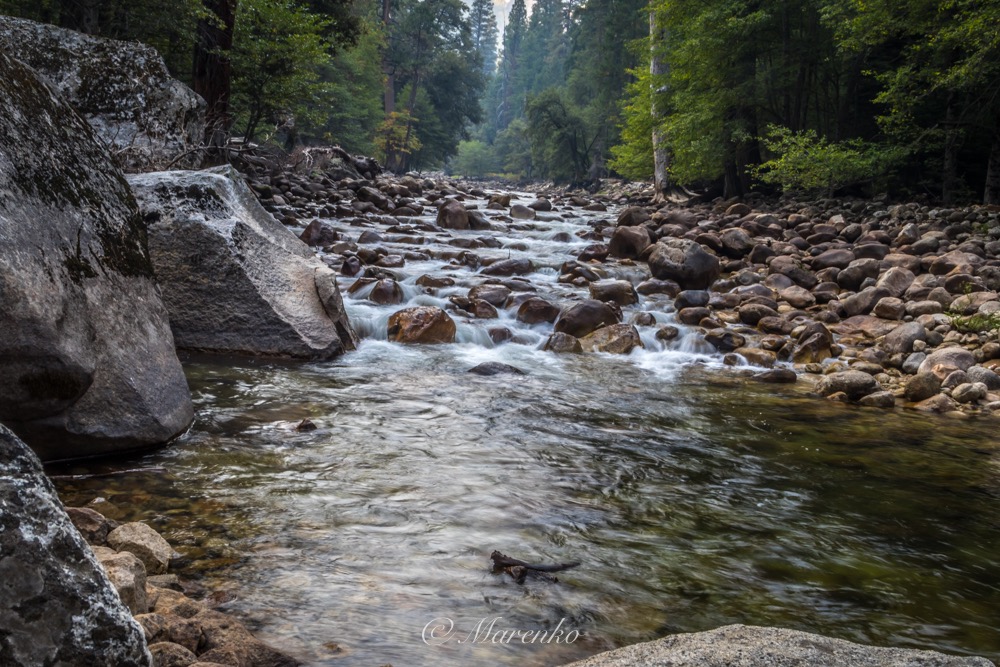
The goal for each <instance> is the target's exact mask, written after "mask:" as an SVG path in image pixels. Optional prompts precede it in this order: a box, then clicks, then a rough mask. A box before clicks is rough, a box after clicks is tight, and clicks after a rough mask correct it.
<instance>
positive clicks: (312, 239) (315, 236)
mask: <svg viewBox="0 0 1000 667" xmlns="http://www.w3.org/2000/svg"><path fill="white" fill-rule="evenodd" d="M339 238H340V237H339V236H338V235H337V230H335V229H334V228H333V227H331V226H330V225H328V224H326V223H325V222H320V221H319V220H313V221H312V222H310V223H309V224H308V225H306V228H305V229H304V230H303V231H302V233H301V234H299V239H300V240H301V241H302V242H303V243H305V244H306V245H307V246H327V245H332V244H334V243H336V242H337V241H338V240H339ZM358 242H359V243H362V241H360V239H359V241H358Z"/></svg>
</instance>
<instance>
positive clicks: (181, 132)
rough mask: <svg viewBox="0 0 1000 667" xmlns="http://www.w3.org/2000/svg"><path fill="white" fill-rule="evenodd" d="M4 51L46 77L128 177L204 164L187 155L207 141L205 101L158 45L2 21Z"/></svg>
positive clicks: (15, 20)
mask: <svg viewBox="0 0 1000 667" xmlns="http://www.w3.org/2000/svg"><path fill="white" fill-rule="evenodd" d="M0 51H3V52H5V53H7V54H8V55H10V56H11V57H14V58H17V59H18V60H20V61H21V62H23V63H26V64H27V65H29V66H30V67H32V68H34V69H35V70H37V71H38V72H39V73H40V74H42V75H43V76H44V77H45V78H46V79H48V80H49V81H50V82H51V83H52V84H53V85H54V86H55V87H56V88H57V89H58V90H59V92H60V93H61V94H62V95H63V96H64V97H65V98H66V100H67V102H69V104H70V105H71V106H72V107H73V108H74V109H76V111H77V112H78V113H79V114H80V115H81V116H83V118H84V119H85V120H86V121H87V122H88V123H90V125H91V127H93V128H94V130H95V131H96V133H97V135H98V137H99V138H100V139H101V141H103V142H104V143H105V144H107V146H108V147H109V148H111V149H113V150H114V151H115V153H116V154H117V156H118V159H119V161H120V162H121V163H122V164H123V165H124V166H125V167H126V168H127V169H128V170H129V171H137V170H148V169H150V168H154V169H156V168H160V169H162V168H165V167H167V166H168V164H170V163H171V162H174V163H175V164H176V166H178V167H194V166H197V165H198V163H199V162H200V159H201V158H200V154H199V153H198V152H195V151H190V150H189V149H191V148H193V147H196V146H200V145H201V143H202V138H203V135H204V131H205V108H206V105H205V101H204V100H203V99H201V97H199V96H198V95H196V94H195V92H194V91H193V90H191V89H190V88H188V87H187V86H185V85H184V84H182V83H181V82H179V81H177V80H175V79H174V78H172V77H171V76H170V73H169V72H168V71H167V67H166V65H165V64H164V62H163V59H162V58H161V57H160V54H158V53H157V52H156V50H155V49H154V48H153V47H151V46H146V45H145V44H140V43H139V42H121V41H117V40H113V39H104V38H101V37H93V36H91V35H85V34H83V33H80V32H76V31H74V30H65V29H63V28H57V27H55V26H51V25H46V24H44V23H35V22H34V21H28V20H25V19H19V18H14V17H10V16H0Z"/></svg>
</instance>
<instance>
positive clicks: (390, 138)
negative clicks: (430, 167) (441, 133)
mask: <svg viewBox="0 0 1000 667" xmlns="http://www.w3.org/2000/svg"><path fill="white" fill-rule="evenodd" d="M416 123H417V119H416V118H413V117H412V116H410V114H409V113H408V112H406V111H394V112H393V113H391V114H389V115H388V116H386V118H385V120H384V121H382V123H381V125H379V126H378V129H377V130H376V132H375V146H376V148H378V151H379V155H378V157H379V159H380V160H382V161H383V162H384V161H385V160H386V156H388V155H411V154H413V153H414V152H416V151H418V150H420V146H421V144H420V140H419V139H418V138H417V135H416V133H415V132H413V131H412V128H413V126H414V125H416Z"/></svg>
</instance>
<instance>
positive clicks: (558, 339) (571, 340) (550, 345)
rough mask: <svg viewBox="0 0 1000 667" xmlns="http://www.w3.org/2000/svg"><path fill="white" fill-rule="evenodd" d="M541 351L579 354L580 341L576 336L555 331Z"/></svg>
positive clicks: (580, 349) (581, 350) (581, 349)
mask: <svg viewBox="0 0 1000 667" xmlns="http://www.w3.org/2000/svg"><path fill="white" fill-rule="evenodd" d="M542 349H543V350H545V351H546V352H555V353H556V354H581V353H582V352H583V345H581V344H580V339H579V338H577V337H576V336H571V335H569V334H567V333H562V332H559V331H557V332H555V333H554V334H552V335H551V336H549V337H548V340H546V341H545V346H544V347H543V348H542Z"/></svg>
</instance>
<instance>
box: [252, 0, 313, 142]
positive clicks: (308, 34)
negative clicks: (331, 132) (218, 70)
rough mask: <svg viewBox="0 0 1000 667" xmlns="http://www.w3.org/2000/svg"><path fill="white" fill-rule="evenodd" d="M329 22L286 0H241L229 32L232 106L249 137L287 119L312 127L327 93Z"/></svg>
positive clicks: (281, 123)
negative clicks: (323, 77) (324, 72)
mask: <svg viewBox="0 0 1000 667" xmlns="http://www.w3.org/2000/svg"><path fill="white" fill-rule="evenodd" d="M327 24H328V21H327V20H326V19H323V18H321V17H319V16H317V15H314V14H311V13H309V12H308V11H307V10H306V9H305V8H303V7H302V6H300V5H298V4H296V3H294V2H290V1H287V0H240V2H239V5H238V10H237V14H236V29H235V33H234V35H233V49H232V63H233V106H234V107H235V109H236V110H237V112H238V113H237V124H236V127H238V128H240V129H242V131H243V134H244V137H245V138H246V140H247V141H251V140H253V139H254V138H255V137H256V136H257V133H258V131H260V130H261V129H262V128H263V127H264V126H265V125H266V126H268V133H273V132H274V131H275V130H277V129H278V128H280V127H281V126H283V125H286V124H288V123H289V122H296V123H301V124H304V125H306V126H316V125H317V124H319V123H321V122H322V111H321V104H322V100H324V99H325V97H326V94H327V92H328V91H327V88H326V86H325V85H324V84H323V83H322V82H321V80H320V69H321V68H323V67H325V66H327V65H328V64H329V63H330V55H329V48H330V45H329V43H328V42H327V41H326V39H325V38H324V36H323V34H324V32H325V31H326V29H327V27H328V25H327Z"/></svg>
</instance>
